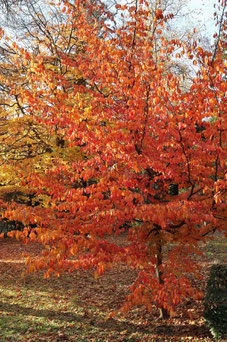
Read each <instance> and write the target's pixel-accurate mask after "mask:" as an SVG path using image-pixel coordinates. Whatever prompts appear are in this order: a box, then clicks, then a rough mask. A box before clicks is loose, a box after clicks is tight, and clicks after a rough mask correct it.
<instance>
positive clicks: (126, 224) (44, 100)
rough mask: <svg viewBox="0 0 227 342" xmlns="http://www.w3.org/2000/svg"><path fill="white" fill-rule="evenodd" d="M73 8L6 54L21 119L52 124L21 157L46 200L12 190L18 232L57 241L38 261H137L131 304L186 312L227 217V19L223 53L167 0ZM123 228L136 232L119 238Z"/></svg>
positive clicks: (56, 265) (30, 183) (11, 212)
mask: <svg viewBox="0 0 227 342" xmlns="http://www.w3.org/2000/svg"><path fill="white" fill-rule="evenodd" d="M60 10H62V12H63V14H62V15H64V16H65V18H66V20H65V21H64V22H63V23H62V24H61V26H60V27H59V25H57V24H56V25H54V24H52V26H47V27H46V32H48V33H46V35H44V36H43V35H42V32H34V33H33V36H34V39H35V40H36V41H37V42H38V44H39V53H37V52H35V51H36V50H34V51H33V50H31V49H27V48H25V47H24V46H19V45H17V44H16V43H13V44H12V45H11V49H12V50H11V51H13V53H12V54H9V55H8V56H7V61H5V62H2V66H1V68H2V67H5V68H8V69H9V70H12V67H13V69H14V71H11V72H8V73H1V76H0V77H1V83H2V84H4V87H5V89H6V88H7V89H9V90H8V91H5V93H4V96H5V97H7V101H8V104H10V105H11V106H12V104H13V103H15V107H16V106H17V108H19V109H20V110H21V112H20V115H19V117H20V121H23V125H22V126H21V127H25V126H26V125H28V121H27V120H28V119H29V120H30V121H29V122H32V123H31V127H36V130H37V131H39V139H38V137H37V136H35V133H33V135H32V137H33V138H34V139H38V140H37V141H39V144H38V147H37V145H34V146H36V150H34V148H35V147H34V146H33V147H31V149H32V150H31V154H32V157H33V158H31V155H26V156H25V157H24V158H21V159H20V160H19V161H18V162H17V163H16V164H15V162H14V167H15V173H16V174H17V175H20V176H19V179H18V181H17V182H19V183H20V182H21V183H20V184H21V186H23V187H26V188H29V189H32V190H33V192H34V194H35V197H37V198H38V199H40V198H42V201H39V205H36V206H35V205H30V206H28V205H27V204H23V203H16V202H11V203H8V204H7V208H6V210H5V211H4V213H3V215H4V217H7V218H8V219H10V220H17V221H20V222H22V223H23V224H24V226H25V229H24V232H18V231H15V232H11V233H10V236H15V237H16V238H18V239H22V240H23V241H24V242H25V243H27V242H29V241H38V242H40V243H41V244H43V246H44V250H43V253H42V255H40V256H39V257H37V258H35V259H29V258H28V260H27V266H28V270H29V271H34V270H40V269H45V270H46V274H45V276H46V277H48V276H49V275H50V274H51V273H54V274H55V275H59V274H60V273H61V272H62V271H65V270H67V271H69V272H72V271H74V270H75V269H77V268H82V269H85V270H87V269H90V268H94V272H95V277H98V276H101V275H102V274H103V272H104V271H105V270H108V269H109V268H111V266H112V265H113V264H114V263H116V262H117V263H125V264H127V265H128V266H129V267H133V268H135V269H136V270H138V278H137V279H136V281H135V283H134V284H132V286H131V289H130V294H129V296H128V297H127V298H126V301H125V303H124V304H123V306H122V311H128V310H129V309H130V307H132V306H134V305H141V304H142V305H145V306H146V307H147V309H148V310H151V306H152V304H154V303H155V305H156V306H157V307H158V308H161V309H162V314H163V315H165V314H166V313H167V312H169V313H173V312H174V308H175V306H176V305H177V304H179V303H181V302H182V301H183V300H184V299H185V298H187V297H193V298H194V299H196V298H199V297H201V293H197V292H196V290H195V289H194V288H193V281H192V279H193V278H192V274H193V275H194V276H195V277H198V278H199V277H200V273H199V266H198V265H197V264H196V263H195V262H194V261H195V259H196V254H198V253H200V252H199V249H198V248H197V246H198V243H199V242H200V241H204V242H205V241H206V240H207V239H208V238H210V233H212V232H214V231H215V230H219V231H221V230H223V229H224V225H225V223H226V221H225V220H226V212H225V209H226V207H225V194H226V178H225V177H226V175H225V161H226V145H225V143H226V121H225V120H224V119H225V114H226V112H225V106H224V97H225V92H226V83H225V78H224V75H225V70H226V69H225V66H224V58H223V55H224V51H225V47H224V46H223V41H224V39H222V37H223V36H224V31H223V27H224V24H223V22H222V24H223V25H222V26H221V28H220V35H219V37H217V38H216V40H217V44H216V48H215V52H214V53H211V52H209V51H205V50H204V49H203V48H202V47H200V46H199V43H198V42H197V41H196V40H192V39H188V40H187V41H182V40H180V39H177V38H171V35H169V34H168V23H169V21H170V20H171V18H172V15H171V14H165V11H163V10H162V3H160V4H159V6H158V7H157V8H152V7H151V6H150V5H149V4H148V2H147V1H144V0H140V1H138V0H135V1H133V3H132V4H131V5H124V6H121V5H120V4H118V5H116V13H115V14H113V13H111V12H109V11H107V10H106V9H105V6H101V5H94V3H92V5H90V2H89V1H85V0H84V1H75V3H73V4H72V3H71V2H68V1H62V4H61V7H59V11H60ZM94 13H100V15H99V16H98V17H97V16H95V15H93V14H94ZM222 19H223V18H222ZM50 37H53V39H50ZM2 39H3V40H4V39H6V37H5V36H4V35H3V38H2ZM8 44H11V42H9V43H8ZM178 60H180V61H183V62H184V61H186V60H187V61H188V60H189V61H190V63H191V65H194V68H195V70H194V75H193V79H192V80H189V79H187V77H186V75H184V74H182V73H177V72H176V71H175V68H174V66H175V65H176V63H177V62H178ZM4 63H5V65H4ZM15 70H16V71H17V74H18V75H20V77H17V82H15V76H14V73H15ZM15 107H14V108H15ZM10 108H12V107H10ZM4 118H5V119H4ZM11 119H12V118H11ZM3 120H5V121H4V123H6V122H7V120H9V119H8V118H7V117H6V116H5V112H4V111H3V110H2V112H1V122H3ZM17 120H19V119H17ZM14 122H15V121H14ZM15 125H16V127H18V126H17V125H18V123H17V122H16V123H15ZM26 127H27V126H26ZM15 129H17V128H15ZM31 129H32V128H31ZM29 132H31V131H29ZM37 134H38V133H37ZM3 137H4V136H3ZM10 138H11V139H13V134H11V135H10ZM0 139H2V136H1V138H0ZM30 139H32V138H31V137H30ZM30 144H31V145H32V143H30ZM47 147H48V148H49V149H48V148H47ZM22 150H23V151H24V150H25V148H22ZM32 151H33V152H34V151H35V152H34V153H33V152H32ZM39 152H40V153H39ZM12 162H13V161H9V163H12ZM5 165H6V166H5V167H9V164H7V162H5ZM171 189H175V192H173V191H171ZM177 190H178V191H177ZM31 224H33V226H34V225H35V228H33V229H32V230H31V226H30V225H31ZM123 231H125V235H126V242H125V244H123V245H117V244H115V243H114V242H113V240H112V239H109V237H111V236H112V235H114V234H119V233H122V232H123ZM189 254H190V255H193V254H194V257H193V258H192V259H191V258H190V257H189Z"/></svg>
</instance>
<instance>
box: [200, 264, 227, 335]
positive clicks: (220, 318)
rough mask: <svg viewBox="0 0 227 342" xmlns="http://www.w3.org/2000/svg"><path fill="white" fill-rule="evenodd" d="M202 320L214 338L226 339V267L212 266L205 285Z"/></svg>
mask: <svg viewBox="0 0 227 342" xmlns="http://www.w3.org/2000/svg"><path fill="white" fill-rule="evenodd" d="M204 319H205V323H206V325H207V326H208V327H209V329H210V332H211V333H212V335H213V336H214V338H216V339H219V338H225V337H227V266H226V265H213V266H212V268H211V271H210V277H209V280H208V283H207V288H206V295H205V305H204Z"/></svg>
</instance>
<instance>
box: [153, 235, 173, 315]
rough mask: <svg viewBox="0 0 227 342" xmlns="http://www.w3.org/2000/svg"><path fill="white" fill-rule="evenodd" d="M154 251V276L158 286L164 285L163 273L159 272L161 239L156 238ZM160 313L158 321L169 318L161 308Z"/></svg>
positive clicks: (161, 259)
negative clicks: (155, 254)
mask: <svg viewBox="0 0 227 342" xmlns="http://www.w3.org/2000/svg"><path fill="white" fill-rule="evenodd" d="M156 250H157V261H156V267H155V270H156V276H157V278H158V282H159V284H164V280H163V273H162V271H161V270H160V266H162V262H163V258H162V241H161V238H160V237H158V240H157V242H156ZM159 311H160V316H159V319H167V318H169V317H170V315H169V313H168V311H167V310H166V309H165V308H163V307H162V306H161V307H160V308H159Z"/></svg>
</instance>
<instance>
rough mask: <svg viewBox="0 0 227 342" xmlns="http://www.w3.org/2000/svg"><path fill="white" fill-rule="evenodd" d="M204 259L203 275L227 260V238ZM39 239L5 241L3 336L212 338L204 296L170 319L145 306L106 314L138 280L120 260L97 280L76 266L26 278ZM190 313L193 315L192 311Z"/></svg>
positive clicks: (152, 341)
mask: <svg viewBox="0 0 227 342" xmlns="http://www.w3.org/2000/svg"><path fill="white" fill-rule="evenodd" d="M201 248H203V249H204V251H205V255H204V257H203V258H202V259H201V260H200V263H201V264H202V266H203V268H202V272H203V274H204V280H203V281H200V282H198V284H197V286H198V287H199V288H200V289H201V290H202V291H203V290H204V288H205V286H206V281H207V278H208V275H209V270H210V267H211V266H212V265H213V264H214V263H216V262H220V263H226V259H225V258H226V255H227V243H226V241H225V240H224V239H223V236H222V235H219V234H218V235H216V236H215V239H214V240H213V241H210V242H209V243H208V244H207V246H202V247H201ZM39 250H41V246H40V245H38V244H29V245H23V244H22V243H21V242H18V241H17V240H14V239H11V238H6V239H3V240H0V341H1V342H5V341H21V342H22V341H27V342H28V341H29V342H31V341H32V342H39V341H45V342H55V341H75V342H77V341H78V342H80V341H81V342H86V341H87V342H98V341H105V342H108V341H131V342H133V341H142V342H143V341H149V342H164V341H166V342H171V341H194V342H200V341H205V342H211V341H213V339H212V336H211V334H210V333H209V331H208V329H207V328H206V326H205V325H204V322H203V318H202V313H203V301H198V302H193V301H188V302H187V303H185V305H184V306H181V308H179V311H177V312H176V317H174V318H172V319H171V320H164V321H155V319H156V318H157V316H158V312H157V311H156V309H155V308H154V312H153V313H148V312H146V310H145V309H144V308H143V307H139V308H135V309H133V310H132V311H131V312H130V313H129V314H127V315H125V316H120V315H119V316H116V317H115V318H109V319H107V315H108V314H109V313H110V312H111V311H113V310H118V309H119V308H120V307H121V304H122V302H123V300H124V298H125V296H126V295H127V293H128V290H129V285H130V284H131V283H132V282H133V280H134V279H135V276H136V274H135V271H133V270H131V269H128V268H127V267H126V266H124V265H120V266H119V265H118V266H116V267H114V268H113V269H112V270H111V271H108V272H107V273H105V274H104V275H103V276H102V277H100V278H98V279H97V280H95V278H94V271H92V270H91V271H86V272H85V271H81V270H80V271H76V272H74V273H70V274H69V273H68V274H62V275H61V276H60V277H59V278H55V277H53V278H52V277H51V278H48V279H44V277H43V274H42V273H32V274H29V275H26V276H25V277H21V273H22V271H23V269H24V259H23V256H22V252H25V253H26V252H29V253H34V254H36V253H37V252H38V251H39ZM189 312H190V315H189Z"/></svg>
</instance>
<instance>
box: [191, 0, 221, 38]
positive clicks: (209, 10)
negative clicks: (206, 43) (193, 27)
mask: <svg viewBox="0 0 227 342" xmlns="http://www.w3.org/2000/svg"><path fill="white" fill-rule="evenodd" d="M214 4H217V5H218V0H188V7H189V8H190V9H191V10H195V14H193V16H192V20H193V22H195V24H197V25H199V24H200V25H202V26H204V27H205V29H206V31H207V33H208V34H209V35H210V37H211V38H212V35H213V34H214V32H215V31H216V27H215V21H214V19H213V18H214V16H213V14H214V12H215V11H216V10H217V7H216V8H214Z"/></svg>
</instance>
